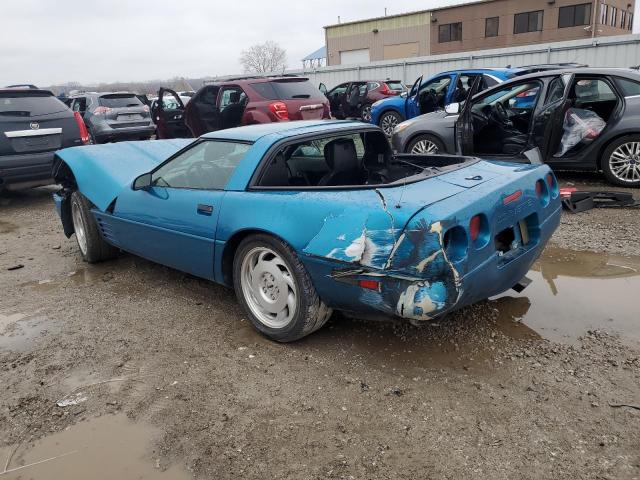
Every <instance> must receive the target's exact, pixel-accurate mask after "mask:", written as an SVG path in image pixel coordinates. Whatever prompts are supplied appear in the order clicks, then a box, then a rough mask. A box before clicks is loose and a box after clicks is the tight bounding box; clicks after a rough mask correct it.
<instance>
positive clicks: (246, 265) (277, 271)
mask: <svg viewBox="0 0 640 480" xmlns="http://www.w3.org/2000/svg"><path fill="white" fill-rule="evenodd" d="M240 272H241V273H240V285H241V287H242V294H243V296H244V298H245V300H246V302H247V305H248V306H249V309H250V310H251V313H253V315H254V316H255V317H256V318H257V319H258V320H259V321H260V322H261V323H262V324H264V325H265V326H267V327H269V328H283V327H286V326H287V325H288V324H289V323H290V322H291V321H292V320H293V317H294V316H295V313H296V305H297V290H296V284H295V281H294V278H293V275H291V271H290V269H289V266H288V265H287V264H286V263H285V262H284V260H283V259H282V258H281V257H280V256H279V255H278V254H277V253H276V252H274V251H273V250H271V249H269V248H267V247H256V248H253V249H251V250H250V251H249V252H247V254H246V255H245V256H244V258H243V259H242V266H241V270H240Z"/></svg>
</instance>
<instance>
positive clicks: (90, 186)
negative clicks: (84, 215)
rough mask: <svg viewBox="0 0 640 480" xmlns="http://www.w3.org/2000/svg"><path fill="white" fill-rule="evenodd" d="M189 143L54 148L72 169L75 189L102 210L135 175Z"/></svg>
mask: <svg viewBox="0 0 640 480" xmlns="http://www.w3.org/2000/svg"><path fill="white" fill-rule="evenodd" d="M191 142H193V139H174V140H147V141H141V142H121V143H109V144H105V145H87V146H86V147H73V148H65V149H63V150H58V151H57V152H56V156H57V157H58V158H59V159H60V160H62V161H63V162H64V163H66V164H67V165H68V166H69V168H70V169H71V171H72V172H73V175H74V177H75V179H76V183H77V185H78V190H79V191H80V192H81V193H82V194H83V195H84V196H85V197H87V198H88V199H89V200H90V201H91V202H92V203H93V204H94V205H95V206H96V207H97V208H98V209H100V210H102V211H105V210H106V209H107V207H108V206H109V205H110V204H111V202H113V200H114V199H115V198H116V197H117V196H118V195H119V194H120V192H121V191H122V189H123V188H124V187H126V186H128V185H130V184H131V182H132V181H133V180H134V179H135V178H136V177H138V176H139V175H142V174H143V173H146V172H149V171H151V170H153V169H154V168H155V167H156V166H158V165H159V164H160V163H162V162H163V161H164V160H166V159H167V158H169V157H170V156H171V155H173V154H174V153H176V152H177V151H178V150H181V149H182V148H184V147H185V146H187V145H188V144H189V143H191Z"/></svg>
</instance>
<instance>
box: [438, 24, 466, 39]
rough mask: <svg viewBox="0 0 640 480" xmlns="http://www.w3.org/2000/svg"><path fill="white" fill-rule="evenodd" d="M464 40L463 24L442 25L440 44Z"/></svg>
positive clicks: (439, 30) (439, 32)
mask: <svg viewBox="0 0 640 480" xmlns="http://www.w3.org/2000/svg"><path fill="white" fill-rule="evenodd" d="M460 40H462V22H458V23H448V24H446V25H440V27H439V29H438V42H440V43H445V42H456V41H460Z"/></svg>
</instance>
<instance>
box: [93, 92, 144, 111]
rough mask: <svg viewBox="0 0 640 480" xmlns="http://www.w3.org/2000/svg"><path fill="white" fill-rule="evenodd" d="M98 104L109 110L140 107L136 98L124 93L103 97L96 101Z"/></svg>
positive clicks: (140, 103)
mask: <svg viewBox="0 0 640 480" xmlns="http://www.w3.org/2000/svg"><path fill="white" fill-rule="evenodd" d="M98 103H99V104H100V105H102V106H103V107H109V108H123V107H139V106H141V105H142V102H141V101H140V99H139V98H138V97H136V96H135V95H133V94H126V93H125V94H111V95H103V96H101V97H100V98H99V99H98Z"/></svg>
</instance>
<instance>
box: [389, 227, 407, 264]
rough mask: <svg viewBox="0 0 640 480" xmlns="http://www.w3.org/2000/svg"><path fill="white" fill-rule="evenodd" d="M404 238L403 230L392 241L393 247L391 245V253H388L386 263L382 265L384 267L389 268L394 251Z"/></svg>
mask: <svg viewBox="0 0 640 480" xmlns="http://www.w3.org/2000/svg"><path fill="white" fill-rule="evenodd" d="M404 238H405V234H404V232H402V234H401V235H400V236H399V237H398V240H396V241H395V242H394V243H393V247H391V253H390V254H389V259H388V260H387V263H386V264H385V266H384V268H385V269H387V268H389V266H390V265H391V262H392V261H393V258H394V257H395V255H396V252H397V251H398V247H399V246H400V244H401V243H402V242H404Z"/></svg>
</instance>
